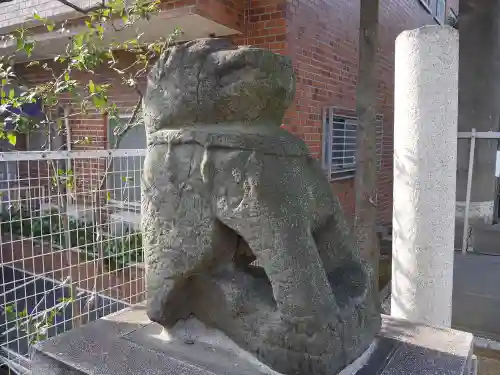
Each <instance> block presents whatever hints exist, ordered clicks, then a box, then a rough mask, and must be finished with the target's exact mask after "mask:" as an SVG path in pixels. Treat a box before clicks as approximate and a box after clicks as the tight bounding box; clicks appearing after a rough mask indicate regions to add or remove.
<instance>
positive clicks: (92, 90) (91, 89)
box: [89, 80, 95, 93]
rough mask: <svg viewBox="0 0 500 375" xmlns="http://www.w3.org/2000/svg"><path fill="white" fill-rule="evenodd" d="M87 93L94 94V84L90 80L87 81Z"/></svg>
mask: <svg viewBox="0 0 500 375" xmlns="http://www.w3.org/2000/svg"><path fill="white" fill-rule="evenodd" d="M89 91H90V92H91V93H95V84H94V82H93V81H92V80H90V81H89Z"/></svg>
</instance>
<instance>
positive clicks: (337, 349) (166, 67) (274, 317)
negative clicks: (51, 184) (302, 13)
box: [142, 39, 380, 375]
mask: <svg viewBox="0 0 500 375" xmlns="http://www.w3.org/2000/svg"><path fill="white" fill-rule="evenodd" d="M294 91H295V77H294V73H293V69H292V66H291V64H290V62H289V60H288V59H287V58H285V57H283V56H280V55H277V54H274V53H272V52H270V51H268V50H264V49H257V48H249V47H236V46H234V45H232V44H231V43H230V42H229V41H227V40H224V39H202V40H196V41H192V42H189V43H186V44H183V45H180V46H175V47H172V48H170V49H169V50H168V51H166V52H165V53H164V54H163V55H162V56H161V58H160V59H159V61H158V62H157V64H156V65H155V67H154V68H153V69H152V71H151V74H150V76H149V79H148V86H147V93H146V95H145V97H144V102H143V110H144V120H145V124H146V131H147V135H148V153H147V157H146V160H145V164H144V176H143V201H142V226H143V230H144V238H145V252H146V264H147V292H148V314H149V317H150V318H151V320H153V321H155V322H157V323H160V324H161V325H163V326H164V327H167V328H169V327H172V326H173V325H174V324H175V323H176V322H177V321H179V320H180V319H185V318H187V317H189V316H190V315H194V316H195V317H196V318H198V319H199V320H201V321H202V322H203V323H205V324H206V325H207V326H211V327H215V328H218V329H219V330H221V331H222V332H224V333H225V334H226V335H227V336H228V337H229V338H231V339H232V340H233V341H234V342H235V343H237V344H238V345H239V346H240V347H241V348H243V349H245V350H247V351H248V352H250V353H252V354H253V355H254V356H256V357H257V358H258V359H259V360H260V361H262V362H263V363H265V364H267V365H268V366H270V367H271V368H272V369H274V370H276V371H278V372H281V373H284V374H288V375H292V374H300V375H310V374H315V375H322V374H334V373H336V371H338V370H340V369H342V368H343V367H345V366H346V365H348V364H349V363H351V362H352V361H353V360H354V359H356V358H357V357H358V356H359V355H360V354H361V353H363V352H364V351H365V350H366V349H367V347H368V346H369V345H370V344H371V343H372V341H373V338H374V335H375V334H376V332H377V331H378V330H379V328H380V315H379V309H378V302H377V300H378V298H377V293H375V291H374V290H373V285H372V283H371V277H372V275H371V270H370V269H369V268H368V267H367V265H366V264H364V263H363V262H362V261H360V258H359V254H358V251H357V249H356V247H355V245H354V242H353V241H352V238H351V236H350V234H349V229H348V228H347V226H346V223H345V221H344V218H343V214H342V212H341V208H340V206H339V202H338V200H337V198H336V197H335V196H334V195H333V193H332V190H331V186H330V184H329V182H328V180H327V179H326V178H325V174H324V172H323V171H322V170H321V168H320V167H319V166H318V163H317V161H315V160H314V159H313V158H312V157H311V156H310V155H309V153H308V150H307V147H306V145H305V144H304V143H303V142H302V141H301V140H300V139H298V138H296V137H295V136H293V135H291V134H290V133H288V132H286V131H285V130H283V129H281V128H280V124H281V122H282V119H283V116H284V113H285V110H286V109H287V107H288V106H289V105H290V103H291V101H292V99H293V94H294ZM254 260H257V261H258V264H259V265H260V266H261V267H255V266H252V265H251V263H252V262H253V261H254Z"/></svg>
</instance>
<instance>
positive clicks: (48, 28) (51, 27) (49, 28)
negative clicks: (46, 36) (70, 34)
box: [46, 24, 54, 32]
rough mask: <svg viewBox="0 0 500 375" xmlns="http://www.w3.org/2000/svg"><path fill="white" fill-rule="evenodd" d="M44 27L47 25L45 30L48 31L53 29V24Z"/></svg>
mask: <svg viewBox="0 0 500 375" xmlns="http://www.w3.org/2000/svg"><path fill="white" fill-rule="evenodd" d="M46 27H47V31H49V32H50V31H52V30H54V25H52V24H47V25H46Z"/></svg>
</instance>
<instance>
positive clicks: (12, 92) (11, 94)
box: [9, 89, 16, 99]
mask: <svg viewBox="0 0 500 375" xmlns="http://www.w3.org/2000/svg"><path fill="white" fill-rule="evenodd" d="M14 96H16V92H15V91H14V89H10V91H9V99H14Z"/></svg>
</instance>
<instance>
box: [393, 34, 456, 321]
mask: <svg viewBox="0 0 500 375" xmlns="http://www.w3.org/2000/svg"><path fill="white" fill-rule="evenodd" d="M395 70H396V72H395V73H396V74H395V95H394V100H395V105H394V107H395V108H394V207H393V245H392V288H391V289H392V297H391V314H392V315H394V316H396V317H399V318H404V319H408V320H412V321H418V322H423V323H427V324H431V325H437V326H446V327H449V326H450V325H451V297H452V289H453V255H454V246H453V245H454V230H455V228H454V227H455V195H456V169H457V117H458V32H457V30H454V29H452V28H450V27H442V26H425V27H422V28H419V29H416V30H411V31H405V32H403V33H402V34H400V35H399V36H398V38H397V39H396V69H395Z"/></svg>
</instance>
